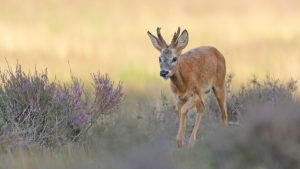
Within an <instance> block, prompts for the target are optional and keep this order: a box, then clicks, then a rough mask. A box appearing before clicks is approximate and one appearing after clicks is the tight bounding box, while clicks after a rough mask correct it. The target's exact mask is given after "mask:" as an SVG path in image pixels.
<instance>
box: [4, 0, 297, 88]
mask: <svg viewBox="0 0 300 169" xmlns="http://www.w3.org/2000/svg"><path fill="white" fill-rule="evenodd" d="M299 5H300V1H298V0H261V1H255V2H254V1H249V0H239V1H236V0H224V1H210V0H202V1H198V0H190V1H184V0H164V1H161V0H126V1H125V0H89V1H86V0H43V1H40V0H26V2H25V1H22V0H1V1H0V67H1V69H2V70H3V69H6V68H7V65H6V61H5V58H6V59H7V60H8V63H9V64H10V65H11V66H13V65H15V63H16V62H19V63H20V64H21V65H22V66H23V68H24V69H25V70H33V69H34V68H35V67H37V69H38V70H41V69H42V68H45V67H47V68H48V72H49V74H50V77H52V78H54V77H56V78H57V79H60V80H69V79H70V71H69V70H70V68H71V70H72V72H73V74H74V75H76V76H79V77H81V78H82V79H84V80H86V79H90V73H91V72H96V71H100V72H101V73H108V74H109V75H110V76H111V77H112V78H113V79H114V80H117V81H118V80H121V81H123V82H124V85H125V88H127V89H129V88H135V89H138V88H140V89H143V90H144V89H145V86H151V85H155V86H156V87H157V86H162V87H164V86H165V87H168V85H169V82H168V81H163V80H162V79H161V78H160V77H159V64H158V56H159V53H158V52H157V51H156V50H155V49H154V48H153V47H152V44H151V43H150V40H149V39H148V36H147V34H146V32H147V31H148V30H149V31H151V32H153V33H155V29H156V27H157V26H160V27H162V34H163V35H164V37H165V39H166V40H167V41H170V40H171V37H172V35H173V33H174V32H175V31H176V30H177V27H178V26H181V28H182V29H184V28H185V29H187V30H188V31H189V35H190V41H189V44H188V46H187V48H186V49H185V51H187V50H188V49H191V48H194V47H197V46H200V45H211V46H215V47H217V48H218V49H219V50H220V51H221V52H222V53H223V54H224V56H225V58H226V61H227V69H228V72H231V73H233V74H234V75H235V78H234V82H233V85H234V86H237V85H240V84H242V83H244V82H245V81H247V80H248V79H249V78H250V77H251V76H253V75H256V76H257V77H259V78H260V77H264V76H265V75H266V74H270V75H271V76H274V77H275V78H280V79H282V80H288V79H290V78H292V77H293V78H294V79H299V77H300V76H299V75H300V73H299V72H300V66H299V64H300V51H299V50H300V48H299V44H300V22H299V17H300V10H299ZM68 62H69V64H68Z"/></svg>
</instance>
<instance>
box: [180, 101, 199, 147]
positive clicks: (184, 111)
mask: <svg viewBox="0 0 300 169" xmlns="http://www.w3.org/2000/svg"><path fill="white" fill-rule="evenodd" d="M196 100H197V97H196V96H192V97H190V98H189V99H188V100H187V101H186V102H185V103H184V104H183V105H182V106H181V105H180V106H178V113H179V117H180V118H179V128H178V133H177V136H176V143H177V146H178V147H179V148H180V147H182V146H183V144H184V135H185V131H186V115H187V113H188V111H189V110H190V109H192V108H193V107H194V106H195V104H196Z"/></svg>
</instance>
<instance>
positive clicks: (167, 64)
mask: <svg viewBox="0 0 300 169" xmlns="http://www.w3.org/2000/svg"><path fill="white" fill-rule="evenodd" d="M160 29H161V28H159V27H158V28H157V29H156V31H157V37H156V36H154V35H153V34H151V33H150V32H149V31H148V32H147V33H148V36H149V38H150V40H151V42H152V45H153V46H154V47H155V48H156V49H157V50H158V51H160V53H161V54H160V56H159V64H160V76H162V77H163V78H164V79H165V80H167V79H169V78H170V77H171V76H173V75H174V73H175V72H176V69H177V64H178V57H180V55H181V53H182V50H183V49H184V48H185V47H186V45H187V44H188V32H187V30H184V31H183V32H182V33H181V35H180V36H179V34H180V27H178V30H177V32H175V33H174V36H173V38H172V41H171V43H170V45H168V44H167V43H166V41H165V40H164V38H163V37H162V35H161V33H160Z"/></svg>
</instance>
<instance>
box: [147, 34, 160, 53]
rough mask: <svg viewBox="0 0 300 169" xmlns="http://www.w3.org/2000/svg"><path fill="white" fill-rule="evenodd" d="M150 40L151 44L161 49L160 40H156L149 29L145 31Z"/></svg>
mask: <svg viewBox="0 0 300 169" xmlns="http://www.w3.org/2000/svg"><path fill="white" fill-rule="evenodd" d="M147 34H148V36H149V38H150V40H151V42H152V45H153V46H154V47H155V48H156V49H157V50H158V51H161V48H162V46H161V43H160V41H159V40H158V38H157V37H155V36H154V35H152V34H151V33H150V32H149V31H148V32H147Z"/></svg>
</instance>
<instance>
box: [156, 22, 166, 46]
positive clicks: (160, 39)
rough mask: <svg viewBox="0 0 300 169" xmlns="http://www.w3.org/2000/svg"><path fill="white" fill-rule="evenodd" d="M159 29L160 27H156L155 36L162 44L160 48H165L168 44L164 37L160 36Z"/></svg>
mask: <svg viewBox="0 0 300 169" xmlns="http://www.w3.org/2000/svg"><path fill="white" fill-rule="evenodd" d="M160 29H161V28H160V27H157V29H156V31H157V37H158V39H159V41H160V42H161V44H162V48H167V47H168V45H167V43H166V41H165V40H164V38H163V37H162V36H161V34H160Z"/></svg>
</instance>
